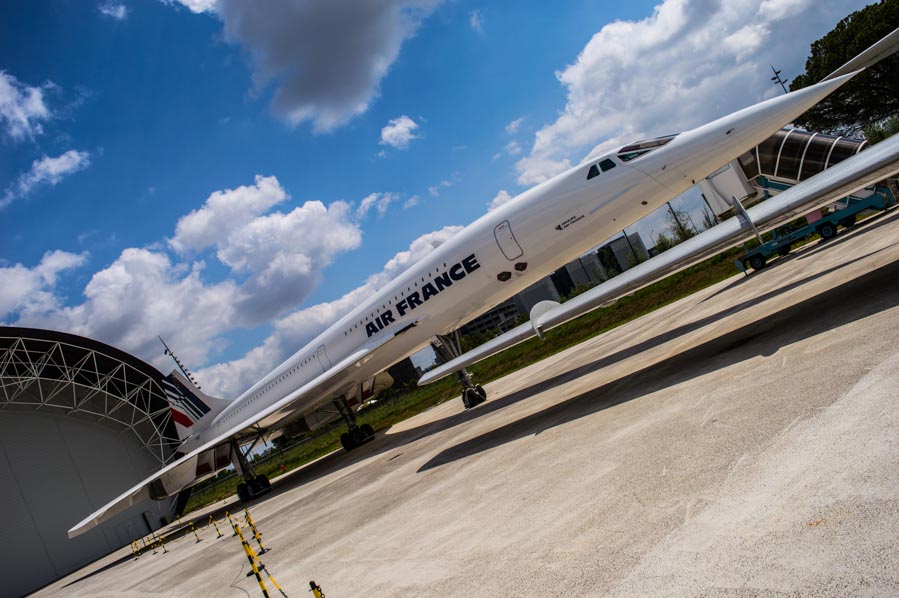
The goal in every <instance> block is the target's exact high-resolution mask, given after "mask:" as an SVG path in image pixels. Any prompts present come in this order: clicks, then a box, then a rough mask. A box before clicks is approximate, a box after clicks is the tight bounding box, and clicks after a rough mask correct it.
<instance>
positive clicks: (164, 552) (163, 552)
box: [156, 534, 169, 554]
mask: <svg viewBox="0 0 899 598" xmlns="http://www.w3.org/2000/svg"><path fill="white" fill-rule="evenodd" d="M156 541H157V542H159V545H160V546H162V554H168V553H169V550H168V548H166V547H165V540H163V539H162V535H161V534H156Z"/></svg>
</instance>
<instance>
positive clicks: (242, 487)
mask: <svg viewBox="0 0 899 598" xmlns="http://www.w3.org/2000/svg"><path fill="white" fill-rule="evenodd" d="M237 498H239V499H240V501H241V502H247V501H249V500H250V499H251V498H252V496H250V489H249V487H248V486H247V484H246V483H245V482H241V483H239V484H238V485H237Z"/></svg>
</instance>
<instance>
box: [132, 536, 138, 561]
mask: <svg viewBox="0 0 899 598" xmlns="http://www.w3.org/2000/svg"><path fill="white" fill-rule="evenodd" d="M131 555H132V556H133V557H134V558H135V559H139V558H140V546H139V545H138V544H137V540H132V541H131Z"/></svg>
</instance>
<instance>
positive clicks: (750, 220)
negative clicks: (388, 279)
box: [418, 135, 899, 385]
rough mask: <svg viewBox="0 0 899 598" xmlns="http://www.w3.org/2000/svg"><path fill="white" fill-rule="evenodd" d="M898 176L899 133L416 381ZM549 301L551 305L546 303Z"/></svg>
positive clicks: (535, 314) (543, 310) (538, 313)
mask: <svg viewBox="0 0 899 598" xmlns="http://www.w3.org/2000/svg"><path fill="white" fill-rule="evenodd" d="M897 172H899V135H895V136H893V137H891V138H889V139H887V140H885V141H882V142H880V143H878V144H876V145H874V146H872V147H871V148H870V149H868V150H866V151H864V152H862V153H860V154H857V155H855V156H853V157H851V158H849V159H847V160H844V161H843V162H841V163H839V164H837V165H836V166H833V167H831V168H829V169H827V170H825V171H823V172H821V173H819V174H817V175H815V176H814V177H812V178H810V179H808V180H807V181H805V182H803V183H801V184H799V185H796V186H795V187H792V188H790V189H788V190H786V191H784V192H782V193H780V194H778V195H776V196H775V197H773V198H771V199H768V200H766V201H764V202H762V203H760V204H758V205H756V206H754V207H753V208H751V209H749V210H747V211H746V212H745V213H742V214H739V215H738V216H737V217H735V218H731V219H729V220H726V221H725V222H723V223H721V224H718V225H717V226H714V227H712V228H710V229H708V230H706V231H704V232H702V233H700V234H698V235H696V236H695V237H692V238H690V239H688V240H686V241H684V242H683V243H681V244H679V245H677V246H675V247H673V248H671V249H669V250H668V251H666V252H665V253H662V254H661V255H658V256H656V257H654V258H652V259H650V260H647V261H645V262H643V263H641V264H639V265H637V266H634V267H633V268H630V269H629V270H627V271H625V272H624V273H622V274H619V275H618V276H616V277H615V278H612V279H611V280H608V281H606V282H604V283H602V284H600V285H599V286H597V287H595V288H593V289H591V290H589V291H587V292H585V293H582V294H581V295H578V296H577V297H575V298H573V299H571V300H570V301H567V302H565V303H564V304H561V305H558V304H556V306H555V307H552V308H549V309H547V307H548V306H547V305H546V304H544V305H543V306H541V304H538V305H537V306H535V307H534V309H533V310H532V311H531V321H529V322H525V323H524V324H521V325H520V326H518V327H516V328H513V329H512V330H510V331H509V332H506V333H504V334H501V335H500V336H498V337H496V338H494V339H492V340H490V341H488V342H486V343H484V344H482V345H480V346H479V347H476V348H475V349H472V350H471V351H469V352H467V353H464V354H463V355H461V356H459V357H457V358H456V359H453V360H452V361H449V362H447V363H445V364H443V365H440V366H438V367H436V368H434V369H432V370H429V371H428V372H426V373H425V374H424V375H423V376H422V377H421V379H420V380H419V381H418V383H419V384H420V385H421V384H428V383H431V382H434V381H436V380H439V379H441V378H443V377H445V376H447V375H449V374H452V373H454V372H456V371H458V370H460V369H462V368H464V367H466V366H469V365H472V364H474V363H477V362H479V361H481V360H483V359H485V358H487V357H490V356H491V355H495V354H496V353H499V352H500V351H503V350H504V349H507V348H509V347H512V346H514V345H517V344H519V343H522V342H524V341H526V340H528V339H530V338H533V337H534V336H541V337H542V335H543V332H545V331H547V330H550V329H552V328H555V327H556V326H560V325H562V324H564V323H565V322H568V321H570V320H572V319H574V318H577V317H578V316H581V315H583V314H585V313H587V312H589V311H593V310H594V309H597V308H600V307H603V306H605V305H608V304H609V303H612V302H614V301H616V300H617V299H620V298H621V297H624V296H626V295H629V294H631V293H633V292H634V291H637V290H639V289H641V288H643V287H645V286H647V285H650V284H652V283H654V282H656V281H658V280H660V279H662V278H664V277H666V276H668V275H670V274H674V273H676V272H679V271H681V270H683V269H685V268H689V267H690V266H692V265H694V264H697V263H699V262H701V261H702V260H704V259H707V258H709V257H711V256H713V255H716V254H717V253H719V252H721V251H723V250H725V249H728V248H730V247H733V246H734V245H736V244H738V243H741V242H743V241H746V240H748V239H751V238H753V237H754V236H755V234H756V230H757V231H758V232H759V233H761V232H764V231H767V230H771V229H773V228H776V227H778V226H780V225H782V224H785V223H787V222H789V221H791V220H793V219H794V218H796V217H798V216H801V215H803V214H806V213H808V212H809V211H811V210H814V209H816V208H820V207H822V206H825V205H827V204H829V203H832V202H834V201H836V200H837V199H840V198H842V197H845V196H847V195H851V194H852V193H854V192H856V191H858V190H859V189H863V188H864V187H867V186H870V185H872V184H874V183H876V182H878V181H882V180H883V179H885V178H888V177H891V176H895V175H896V173H897ZM546 303H550V302H546Z"/></svg>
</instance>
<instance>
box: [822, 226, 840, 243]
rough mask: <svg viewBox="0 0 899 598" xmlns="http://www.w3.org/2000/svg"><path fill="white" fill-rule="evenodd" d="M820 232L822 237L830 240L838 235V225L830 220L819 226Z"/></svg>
mask: <svg viewBox="0 0 899 598" xmlns="http://www.w3.org/2000/svg"><path fill="white" fill-rule="evenodd" d="M818 234H819V235H821V238H822V239H824V240H825V241H828V240H830V239H833V238H834V237H836V236H837V227H836V226H834V225H833V224H831V223H830V222H825V223H824V224H822V225H821V226H819V227H818Z"/></svg>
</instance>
